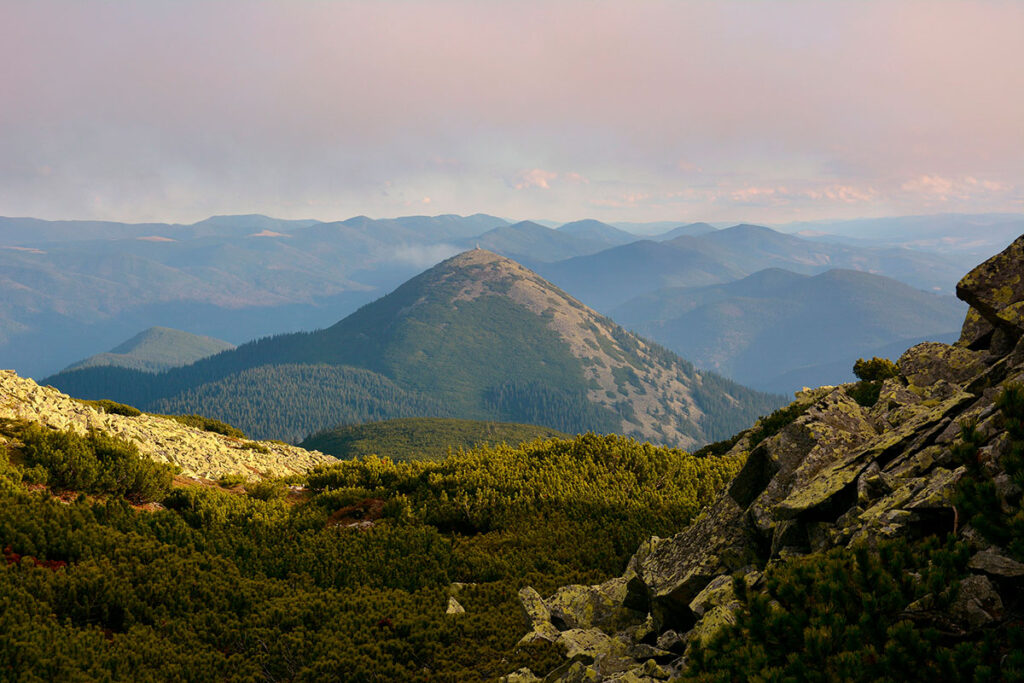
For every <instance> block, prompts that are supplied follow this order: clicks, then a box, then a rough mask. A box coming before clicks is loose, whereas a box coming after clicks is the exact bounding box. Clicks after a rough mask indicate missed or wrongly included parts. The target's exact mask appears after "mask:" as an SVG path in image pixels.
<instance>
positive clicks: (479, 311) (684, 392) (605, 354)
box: [48, 249, 780, 447]
mask: <svg viewBox="0 0 1024 683" xmlns="http://www.w3.org/2000/svg"><path fill="white" fill-rule="evenodd" d="M325 364H326V365H327V366H328V369H324V367H323V366H324V365H325ZM314 365H315V366H319V367H318V369H316V370H315V371H314V370H312V369H311V366H314ZM271 366H276V367H273V368H272V369H271ZM346 366H347V367H349V368H350V369H353V368H358V369H359V370H360V373H361V374H360V375H359V378H358V380H356V379H355V378H351V379H353V381H357V383H359V384H360V385H361V386H363V387H368V386H371V385H372V386H373V387H375V388H374V389H373V391H374V392H375V391H378V389H380V390H383V388H386V389H387V391H389V392H391V393H390V394H389V395H390V396H396V395H398V394H396V392H404V393H402V397H403V398H402V401H403V405H404V406H405V411H404V412H401V413H399V412H397V411H396V410H393V409H392V408H389V407H388V405H391V403H389V401H390V402H393V401H395V400H397V399H388V401H383V402H381V403H380V404H379V405H380V410H379V411H377V412H375V413H374V414H373V417H375V418H378V419H379V418H386V417H399V416H414V415H415V414H417V413H419V414H421V415H433V416H450V417H461V418H469V419H497V420H504V421H512V422H525V423H531V424H540V425H544V426H548V427H552V428H555V429H560V430H563V431H567V432H581V431H590V430H593V431H599V432H621V433H626V434H632V435H636V436H638V437H641V438H644V439H649V440H652V441H657V442H660V443H665V444H671V445H676V446H682V447H692V446H695V445H698V444H701V443H705V442H707V441H711V440H714V439H716V438H719V437H722V436H726V435H728V434H731V433H733V432H735V431H736V429H739V428H742V427H744V426H747V425H749V424H750V423H751V422H753V420H754V419H755V418H756V417H757V416H758V415H761V414H764V413H766V412H769V411H770V410H771V409H772V408H774V407H776V406H777V405H778V404H779V402H780V401H779V399H778V398H777V397H773V396H769V395H767V394H760V393H757V392H754V391H751V390H749V389H746V388H745V387H742V386H740V385H738V384H735V383H733V382H730V381H728V380H725V379H723V378H721V377H719V376H717V375H714V374H712V373H706V372H698V371H697V370H696V369H695V368H694V367H693V366H692V365H690V364H689V363H688V362H686V361H684V360H682V359H681V358H679V357H678V356H675V355H674V354H673V353H671V352H669V351H667V350H665V349H662V348H661V347H658V346H657V345H654V344H652V343H650V342H647V341H645V340H643V339H641V338H639V337H637V336H635V335H633V334H631V333H629V332H627V331H626V330H624V329H623V328H621V327H619V326H618V325H616V324H615V323H614V322H612V321H611V320H610V319H608V318H606V317H604V316H602V315H600V314H598V313H596V312H594V311H593V310H591V309H589V308H587V307H586V306H584V305H583V304H581V303H580V302H579V301H577V300H576V299H574V298H572V297H570V296H569V295H567V294H566V293H565V292H563V291H561V290H560V289H558V288H557V287H555V286H553V285H552V284H550V283H549V282H547V281H545V280H544V279H542V278H541V277H540V276H538V275H537V274H536V273H534V272H532V271H530V270H528V269H527V268H525V267H523V266H522V265H520V264H518V263H516V262H515V261H512V260H510V259H507V258H504V257H502V256H499V255H497V254H495V253H492V252H490V251H486V250H483V249H473V250H470V251H466V252H463V253H461V254H458V255H457V256H454V257H452V258H450V259H448V260H446V261H443V262H442V263H440V264H438V265H437V266H435V267H433V268H431V269H429V270H427V271H425V272H423V273H421V274H420V275H418V276H416V277H414V278H413V279H411V280H409V281H408V282H406V283H405V284H403V285H402V286H400V287H399V288H398V289H396V290H395V291H394V292H392V293H391V294H388V295H387V296H385V297H382V298H381V299H378V300H377V301H375V302H373V303H371V304H367V305H366V306H364V307H363V308H361V309H359V310H358V311H356V312H355V313H353V314H352V315H350V316H348V317H347V318H345V319H344V320H342V321H340V322H338V323H337V324H335V325H333V326H332V327H330V328H328V329H326V330H320V331H317V332H311V333H301V334H291V335H283V336H280V337H275V338H270V339H263V340H259V341H257V342H252V343H250V344H246V345H243V346H241V347H239V348H238V349H237V350H235V351H229V352H225V353H221V354H219V355H217V356H215V357H213V358H210V359H206V360H203V361H200V362H198V363H195V364H194V365H192V366H190V367H187V368H182V369H180V370H172V371H169V372H167V373H163V374H161V375H157V376H156V377H155V378H154V380H153V381H152V382H151V383H150V384H149V386H148V387H147V386H146V384H145V378H142V377H140V376H138V375H134V374H125V373H124V372H122V373H121V374H120V375H118V376H113V375H110V374H107V375H104V374H103V370H102V369H91V370H82V371H77V372H72V373H62V374H61V375H58V376H55V377H54V378H51V379H50V380H48V381H50V382H51V383H53V384H54V385H55V386H59V387H61V388H63V389H64V390H66V391H69V392H71V393H74V394H79V395H83V396H89V397H99V398H115V399H117V400H122V401H125V402H128V403H133V402H135V403H141V404H142V405H145V406H151V407H153V408H154V409H159V410H165V411H184V412H201V413H203V414H209V415H213V416H215V417H218V418H221V419H225V420H228V421H231V422H232V423H235V424H239V425H240V426H242V427H243V428H244V429H247V430H249V431H251V432H252V433H254V434H257V435H260V436H267V437H272V436H277V437H280V435H281V434H284V433H286V432H287V429H288V420H289V419H290V418H289V415H293V414H294V415H295V416H298V415H299V414H302V417H303V419H304V420H308V416H309V414H310V413H311V412H313V411H314V407H313V406H312V405H310V406H307V405H306V402H307V399H308V401H316V402H318V403H317V405H319V403H322V402H324V401H328V402H330V401H338V400H340V399H339V398H337V397H333V398H332V395H333V394H332V392H325V391H322V387H320V386H319V385H318V382H323V381H328V380H326V379H325V374H324V373H328V374H329V375H330V376H331V377H332V379H330V380H329V381H330V382H332V383H334V384H336V385H337V386H338V387H341V386H342V385H343V384H344V382H343V381H342V380H339V379H338V378H337V377H334V375H335V374H336V373H337V371H336V369H337V368H340V367H346ZM330 368H335V370H331V369H330ZM282 373H284V374H282ZM243 374H244V375H245V376H244V379H243V377H242V375H243ZM371 375H372V376H376V377H375V378H374V379H371V377H370V376H371ZM345 381H348V380H345ZM332 386H333V385H332ZM140 391H141V393H140ZM111 392H113V394H114V395H110V393H111ZM371 393H372V392H371ZM275 395H279V397H278V399H277V403H270V402H269V401H270V400H271V399H270V397H271V396H275ZM225 396H230V401H226V400H225ZM247 396H248V397H251V400H249V399H246V398H245V397H247ZM314 397H315V398H314ZM364 398H365V396H364ZM421 399H422V400H421ZM360 400H362V399H360ZM410 401H413V402H414V403H415V407H412V404H410V403H409V402H410ZM416 402H418V403H416ZM385 404H387V405H385ZM230 405H234V406H235V408H232V409H230V410H229V409H228V406H230ZM396 405H397V404H396ZM318 409H319V408H317V410H318ZM421 411H422V412H421ZM268 415H273V416H276V417H274V418H273V420H271V422H267V421H266V420H268V419H270V418H268ZM327 415H332V416H335V417H333V418H332V419H334V420H335V421H334V422H333V423H331V422H325V423H323V424H315V423H311V422H309V421H306V422H303V424H304V426H305V427H306V428H311V429H309V431H315V430H317V429H323V428H327V427H331V426H333V425H334V424H336V423H337V422H340V421H343V420H340V419H337V417H336V415H337V414H336V413H332V412H330V411H328V412H327V413H325V418H324V419H325V420H327V419H328V418H327V417H326V416H327ZM256 419H258V420H260V422H259V423H258V424H257V423H256V422H254V420H256ZM296 419H297V417H296ZM362 419H366V416H364V417H363V418H362Z"/></svg>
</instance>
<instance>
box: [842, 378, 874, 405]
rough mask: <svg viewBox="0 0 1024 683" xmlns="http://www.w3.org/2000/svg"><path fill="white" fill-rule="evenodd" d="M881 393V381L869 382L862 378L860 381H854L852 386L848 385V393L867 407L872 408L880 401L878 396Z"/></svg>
mask: <svg viewBox="0 0 1024 683" xmlns="http://www.w3.org/2000/svg"><path fill="white" fill-rule="evenodd" d="M881 393H882V383H881V382H867V381H863V380H862V381H860V382H854V383H853V384H852V385H851V386H848V387H846V395H847V396H849V397H850V398H852V399H853V400H854V401H856V402H857V403H858V404H859V405H862V406H864V407H865V408H870V407H871V406H873V405H875V404H876V403H878V396H879V395H880V394H881Z"/></svg>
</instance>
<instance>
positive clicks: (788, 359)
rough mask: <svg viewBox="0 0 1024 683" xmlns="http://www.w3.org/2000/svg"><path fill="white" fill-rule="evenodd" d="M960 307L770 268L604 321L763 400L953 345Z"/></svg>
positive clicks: (875, 278)
mask: <svg viewBox="0 0 1024 683" xmlns="http://www.w3.org/2000/svg"><path fill="white" fill-rule="evenodd" d="M965 312H966V306H965V305H964V304H963V303H962V302H960V301H958V300H957V299H956V298H954V297H952V296H948V295H939V294H934V293H929V292H924V291H921V290H919V289H914V288H913V287H909V286H907V285H905V284H903V283H902V282H898V281H896V280H893V279H891V278H887V277H883V276H881V275H873V274H871V273H865V272H860V271H853V270H842V269H836V270H828V271H826V272H824V273H821V274H819V275H813V276H811V275H802V274H799V273H794V272H791V271H788V270H783V269H779V268H770V269H766V270H762V271H759V272H757V273H754V274H753V275H749V276H747V277H745V278H743V279H741V280H736V281H733V282H728V283H725V284H721V285H710V286H704V287H675V288H667V289H660V290H657V291H655V292H651V293H648V294H643V295H641V296H638V297H636V298H634V299H631V300H630V301H627V302H626V303H624V304H622V305H621V306H618V307H617V308H615V309H613V310H612V311H611V316H612V317H613V318H614V319H616V320H618V321H619V322H621V323H622V324H623V325H625V326H626V327H628V328H630V329H632V330H635V331H636V332H638V333H639V334H642V335H644V336H646V337H649V338H651V339H653V340H655V341H657V342H658V343H660V344H664V345H665V346H666V347H668V348H670V349H672V350H673V351H675V352H676V353H678V354H679V355H681V356H683V357H684V358H687V359H689V360H691V361H693V362H694V363H695V364H696V365H698V366H699V367H703V368H708V369H711V370H714V371H715V372H720V373H722V374H724V375H726V376H728V377H732V378H734V379H736V380H737V381H739V382H742V383H744V384H747V385H749V386H752V387H756V388H759V389H761V390H762V391H776V392H780V393H791V392H793V391H796V390H798V389H800V388H801V387H802V386H820V385H822V384H834V383H837V382H845V381H851V380H852V379H853V372H852V368H853V363H854V361H855V360H857V359H858V358H861V357H866V358H871V357H874V356H882V357H888V356H889V355H891V354H893V353H895V354H896V355H897V356H898V355H899V353H902V351H903V349H905V348H906V347H907V346H909V345H912V343H916V342H917V341H921V340H923V339H924V338H927V339H931V340H933V341H951V340H952V339H954V338H955V337H956V336H958V335H959V332H960V330H959V328H960V325H961V322H962V321H963V317H964V313H965Z"/></svg>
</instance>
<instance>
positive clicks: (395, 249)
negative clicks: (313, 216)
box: [0, 215, 506, 377]
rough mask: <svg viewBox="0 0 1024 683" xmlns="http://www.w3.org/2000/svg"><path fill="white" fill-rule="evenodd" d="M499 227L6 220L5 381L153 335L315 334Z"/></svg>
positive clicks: (2, 282)
mask: <svg viewBox="0 0 1024 683" xmlns="http://www.w3.org/2000/svg"><path fill="white" fill-rule="evenodd" d="M502 225H506V221H504V220H502V219H500V218H495V217H493V216H484V215H475V216H466V217H460V216H432V217H431V216H407V217H403V218H398V219H382V220H376V221H375V220H371V219H369V218H365V217H356V218H354V219H349V220H348V221H343V222H338V223H321V222H318V221H308V220H303V221H286V220H280V219H274V218H269V217H266V216H215V217H212V218H210V219H207V220H205V221H200V222H199V223H196V224H194V225H170V224H121V223H96V222H88V221H85V222H82V221H38V220H34V219H5V218H0V288H2V289H3V291H4V292H5V297H4V298H3V300H2V301H0V367H13V368H16V369H18V370H19V371H21V372H22V374H29V375H33V376H36V377H41V376H44V375H46V374H49V373H52V372H55V371H57V370H58V369H60V368H62V367H66V366H67V365H69V364H71V363H73V362H75V361H78V360H80V359H82V358H83V357H85V356H87V355H90V354H92V353H94V352H95V350H96V349H97V348H110V347H112V346H114V345H115V344H117V343H120V342H121V341H123V340H124V339H125V338H127V337H129V336H130V335H132V334H135V333H137V332H138V331H139V330H140V329H146V328H148V327H152V326H154V325H161V326H165V327H183V328H186V329H188V330H190V331H193V332H195V333H197V334H204V335H208V336H213V337H219V338H223V339H227V340H228V341H230V342H232V343H239V342H242V341H245V340H247V339H252V338H254V337H259V336H266V335H268V334H278V333H281V332H289V331H294V330H296V329H311V328H315V327H320V326H323V325H325V324H329V323H330V322H334V321H337V320H338V319H340V318H341V317H343V316H344V315H346V314H348V313H350V312H352V311H353V310H355V309H356V308H357V307H358V306H359V305H361V304H363V303H366V302H367V301H370V300H372V299H373V298H376V297H377V296H380V295H381V294H382V293H383V292H386V291H389V290H391V289H393V288H394V287H395V286H397V285H398V284H400V283H401V282H403V281H404V280H406V279H408V278H409V277H411V276H413V275H415V274H416V273H418V272H420V271H421V270H423V269H424V268H426V267H429V266H431V265H433V264H435V263H437V262H438V261H440V260H442V259H443V258H445V257H447V256H450V255H451V254H453V253H456V252H457V251H458V248H457V247H454V246H451V245H450V244H447V242H453V241H458V240H463V239H469V238H471V237H472V236H473V235H477V234H480V233H482V232H486V231H488V230H491V229H493V228H495V227H499V226H502ZM231 329H237V330H238V333H237V336H236V335H235V334H232V333H231V332H230V330H231Z"/></svg>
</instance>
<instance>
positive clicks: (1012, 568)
mask: <svg viewBox="0 0 1024 683" xmlns="http://www.w3.org/2000/svg"><path fill="white" fill-rule="evenodd" d="M967 566H968V567H969V568H970V569H973V570H975V571H979V572H983V573H985V574H988V575H989V576H1000V577H1003V578H1008V579H1019V578H1021V577H1024V564H1021V563H1020V562H1017V561H1016V560H1012V559H1010V558H1009V557H1006V556H1005V555H1003V554H1002V553H1000V552H999V551H997V550H996V549H994V548H989V549H988V550H982V551H981V552H978V553H975V554H974V556H973V557H971V559H970V562H968V563H967Z"/></svg>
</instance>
